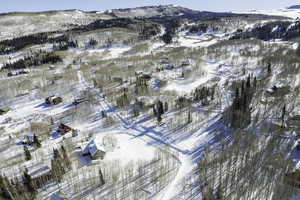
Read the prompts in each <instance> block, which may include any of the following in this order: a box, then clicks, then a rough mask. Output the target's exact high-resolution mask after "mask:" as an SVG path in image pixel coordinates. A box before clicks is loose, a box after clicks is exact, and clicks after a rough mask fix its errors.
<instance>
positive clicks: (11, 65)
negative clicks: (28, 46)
mask: <svg viewBox="0 0 300 200" xmlns="http://www.w3.org/2000/svg"><path fill="white" fill-rule="evenodd" d="M57 62H62V58H61V57H60V56H59V55H56V54H55V53H53V52H42V51H40V52H39V53H35V54H33V55H31V56H27V57H25V58H22V59H20V60H17V61H15V62H8V63H6V64H4V65H3V67H2V68H1V70H20V69H26V68H29V67H33V66H40V65H43V64H49V63H51V64H55V63H57Z"/></svg>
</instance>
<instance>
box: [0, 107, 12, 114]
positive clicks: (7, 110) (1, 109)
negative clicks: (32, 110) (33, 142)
mask: <svg viewBox="0 0 300 200" xmlns="http://www.w3.org/2000/svg"><path fill="white" fill-rule="evenodd" d="M10 110H11V108H10V107H2V108H0V115H4V114H6V113H8V112H9V111H10Z"/></svg>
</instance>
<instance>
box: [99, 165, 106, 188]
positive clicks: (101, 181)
mask: <svg viewBox="0 0 300 200" xmlns="http://www.w3.org/2000/svg"><path fill="white" fill-rule="evenodd" d="M99 178H100V184H101V185H104V184H105V180H104V178H103V174H102V170H101V169H100V170H99Z"/></svg>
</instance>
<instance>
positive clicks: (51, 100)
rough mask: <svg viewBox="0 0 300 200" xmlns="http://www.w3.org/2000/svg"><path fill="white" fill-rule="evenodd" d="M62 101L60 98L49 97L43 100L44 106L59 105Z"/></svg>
mask: <svg viewBox="0 0 300 200" xmlns="http://www.w3.org/2000/svg"><path fill="white" fill-rule="evenodd" d="M62 101H63V99H62V98H61V97H57V96H54V95H53V96H50V97H47V98H46V99H45V103H46V104H49V105H58V104H60V103H61V102H62Z"/></svg>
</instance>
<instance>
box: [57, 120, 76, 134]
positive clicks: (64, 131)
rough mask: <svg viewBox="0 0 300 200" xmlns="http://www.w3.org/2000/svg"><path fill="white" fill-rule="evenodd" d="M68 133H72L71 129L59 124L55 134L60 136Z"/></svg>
mask: <svg viewBox="0 0 300 200" xmlns="http://www.w3.org/2000/svg"><path fill="white" fill-rule="evenodd" d="M70 131H74V130H73V129H72V128H71V127H69V126H67V125H65V124H63V123H61V124H60V125H59V126H58V129H57V132H58V133H60V134H61V135H65V134H67V133H69V132H70Z"/></svg>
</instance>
